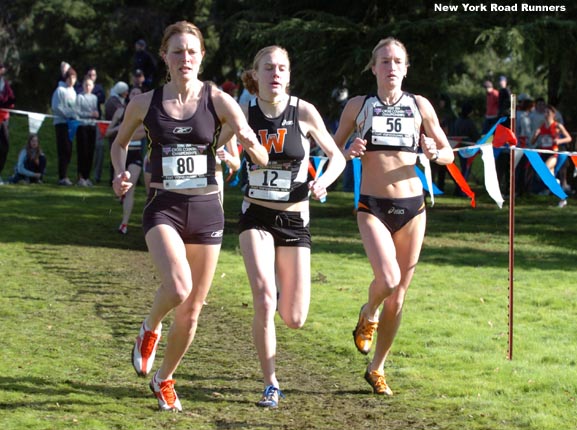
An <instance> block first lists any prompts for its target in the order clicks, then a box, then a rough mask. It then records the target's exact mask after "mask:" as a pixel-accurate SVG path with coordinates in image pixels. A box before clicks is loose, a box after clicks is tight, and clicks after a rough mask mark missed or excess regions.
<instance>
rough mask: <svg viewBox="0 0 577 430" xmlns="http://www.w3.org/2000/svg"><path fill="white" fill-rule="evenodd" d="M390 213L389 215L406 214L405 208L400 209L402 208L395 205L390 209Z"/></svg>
mask: <svg viewBox="0 0 577 430" xmlns="http://www.w3.org/2000/svg"><path fill="white" fill-rule="evenodd" d="M388 214H389V215H391V214H392V215H404V214H405V210H404V209H400V208H395V207H393V208H391V209H389V212H388Z"/></svg>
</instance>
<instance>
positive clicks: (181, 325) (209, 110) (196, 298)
mask: <svg viewBox="0 0 577 430" xmlns="http://www.w3.org/2000/svg"><path fill="white" fill-rule="evenodd" d="M204 53H205V50H204V41H203V37H202V34H201V32H200V30H199V29H198V28H197V27H196V26H194V25H193V24H191V23H188V22H186V21H180V22H177V23H175V24H172V25H170V26H168V27H167V28H166V30H165V32H164V37H163V39H162V43H161V46H160V55H161V57H162V59H163V60H164V62H165V63H166V66H167V69H168V72H169V75H170V80H169V82H168V83H167V84H165V85H164V86H162V87H160V88H158V89H156V90H155V91H150V92H147V93H144V94H141V95H138V96H136V97H135V98H134V99H133V100H132V101H131V102H130V104H129V105H128V106H127V107H126V112H125V115H124V121H123V122H122V124H121V126H120V130H119V131H118V135H117V137H116V139H115V140H114V143H113V145H112V148H111V158H112V163H113V165H114V171H115V176H114V181H113V188H114V191H115V193H116V194H117V195H118V196H122V195H123V194H125V193H126V192H127V191H128V189H129V188H130V187H131V186H132V183H131V182H130V175H129V172H127V171H126V170H125V164H126V155H127V147H128V145H129V142H130V139H131V136H132V134H133V132H134V131H135V130H136V129H137V127H138V126H139V125H140V124H144V127H145V129H146V134H147V137H148V160H149V163H150V172H151V182H150V191H149V195H148V200H147V202H146V206H145V209H144V213H143V223H142V224H143V228H144V233H145V238H146V244H147V246H148V250H149V252H150V255H151V257H152V261H153V262H154V264H155V266H156V268H157V270H158V272H159V274H160V278H161V285H160V288H159V289H158V291H157V292H156V295H155V297H154V303H153V305H152V308H151V309H150V312H149V314H148V316H147V317H146V318H145V319H144V321H143V323H142V326H141V328H140V332H139V334H138V337H137V338H136V343H135V345H134V348H133V350H132V362H133V363H132V364H133V366H134V368H135V370H136V372H137V373H138V375H140V376H146V375H147V374H149V372H150V371H151V370H152V366H153V363H154V358H155V355H156V348H157V347H158V342H159V340H160V335H161V329H162V320H163V319H164V317H165V316H166V315H167V314H168V313H169V312H170V311H172V310H174V321H173V323H172V325H171V327H170V330H169V331H168V340H167V343H166V350H165V351H164V357H163V360H162V363H161V365H160V367H159V368H158V370H157V371H156V373H154V375H153V377H152V380H151V381H150V388H151V389H152V391H153V392H154V394H155V396H156V398H157V400H158V405H159V408H160V409H162V410H171V411H180V410H181V409H182V407H181V403H180V401H179V399H178V396H177V394H176V391H175V390H174V380H173V374H174V372H175V371H176V369H177V367H178V365H179V363H180V361H181V360H182V358H183V357H184V354H185V353H186V351H187V350H188V347H189V346H190V344H191V343H192V341H193V339H194V335H195V332H196V328H197V322H198V318H199V315H200V312H201V309H202V306H203V303H204V299H205V298H206V295H207V294H208V290H209V288H210V285H211V283H212V278H213V276H214V271H215V269H216V263H217V260H218V255H219V252H220V245H221V242H222V233H223V227H224V214H223V211H222V206H221V204H220V200H219V197H218V185H217V182H216V179H215V164H216V149H217V142H218V141H219V134H220V130H221V128H222V126H223V125H224V124H227V125H228V127H230V128H231V129H232V131H233V132H234V133H235V134H236V136H237V138H238V141H239V142H240V143H241V145H242V146H243V148H244V150H245V151H246V152H247V154H250V156H251V157H252V159H254V160H256V162H257V163H258V164H259V165H266V163H267V161H268V155H267V153H266V150H265V149H264V148H263V147H262V146H261V145H260V143H259V142H258V140H257V139H256V136H255V134H254V132H253V131H252V130H251V129H250V127H249V126H248V124H247V122H246V118H245V117H244V115H243V113H242V110H241V109H240V107H239V106H238V104H237V103H236V101H235V100H234V99H233V98H232V97H230V96H229V95H228V94H226V93H225V92H223V91H220V90H218V89H216V88H213V87H212V86H211V85H210V84H208V83H203V82H202V81H200V80H199V79H198V71H199V67H200V64H201V62H202V59H203V57H204Z"/></svg>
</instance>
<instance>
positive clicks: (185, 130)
mask: <svg viewBox="0 0 577 430" xmlns="http://www.w3.org/2000/svg"><path fill="white" fill-rule="evenodd" d="M191 132H192V127H174V130H172V133H173V134H189V133H191Z"/></svg>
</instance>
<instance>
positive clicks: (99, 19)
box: [0, 0, 577, 131]
mask: <svg viewBox="0 0 577 430" xmlns="http://www.w3.org/2000/svg"><path fill="white" fill-rule="evenodd" d="M561 3H563V2H561ZM565 3H566V4H564V5H563V4H561V7H560V8H559V9H564V10H561V11H557V12H543V11H534V12H521V3H519V4H517V2H499V4H500V5H504V6H507V5H509V6H512V5H517V7H518V12H514V11H510V12H491V11H487V12H465V11H463V9H462V6H461V3H455V4H457V5H459V10H458V11H456V12H442V11H436V10H435V4H439V3H438V2H437V3H435V2H434V1H430V0H419V1H413V2H394V1H391V0H385V1H376V0H359V1H355V2H333V1H328V0H306V1H304V0H295V1H291V2H286V1H278V0H226V1H225V0H196V1H194V0H193V1H190V0H186V1H185V0H174V1H173V0H170V1H168V0H154V1H153V0H141V1H138V2H136V1H127V0H125V1H115V0H19V1H16V0H3V1H2V7H1V8H0V61H4V62H5V63H6V64H7V66H8V77H9V79H10V80H11V81H12V82H13V87H14V89H15V92H16V96H17V107H18V108H20V109H32V110H35V111H40V112H48V106H49V101H50V96H51V94H52V92H53V90H54V88H55V85H56V79H57V76H58V73H59V70H58V68H59V64H60V62H61V61H63V60H64V61H67V62H69V63H70V64H72V65H73V67H75V68H76V69H77V71H78V72H79V74H80V76H82V74H83V71H84V70H85V68H86V67H88V66H89V65H94V66H96V67H97V70H98V72H99V80H100V82H101V83H103V84H104V86H105V88H106V89H109V88H110V87H111V85H112V84H113V83H114V82H115V81H117V80H125V81H127V82H129V78H130V71H131V62H132V55H133V53H134V42H135V41H136V40H138V39H140V38H143V39H145V40H146V41H147V43H148V47H149V51H150V52H152V53H154V54H156V53H157V52H158V48H159V44H160V40H161V37H162V31H163V29H164V28H165V27H166V25H168V24H170V23H172V22H175V21H177V20H181V19H187V20H190V21H192V22H194V23H195V24H197V25H198V26H199V27H200V28H201V30H202V31H203V33H204V36H205V38H206V47H207V55H206V58H205V61H204V67H203V74H202V78H203V79H211V80H214V81H216V82H217V83H220V82H222V81H223V80H224V79H225V78H230V79H231V80H237V81H238V76H239V74H240V72H241V71H242V70H243V69H245V68H247V67H250V62H251V59H252V58H253V56H254V54H255V53H256V52H257V50H258V49H260V48H261V47H263V46H266V45H269V44H273V43H275V44H280V45H283V46H284V47H286V48H287V49H288V51H289V53H290V55H291V58H292V63H293V64H292V69H293V70H292V83H291V85H292V91H293V92H294V93H295V94H297V95H299V96H301V97H303V98H305V99H307V100H309V101H311V102H313V103H315V104H316V105H317V106H318V108H319V110H320V111H321V113H323V114H324V115H325V117H327V118H334V117H335V116H336V115H337V111H338V106H336V105H335V102H333V101H332V100H331V92H332V90H333V89H334V88H336V87H338V86H339V85H341V84H342V83H343V82H346V84H347V86H348V88H349V93H350V94H358V93H364V92H366V91H368V90H370V89H371V88H372V86H373V85H374V79H373V78H372V76H371V75H370V72H362V70H363V69H364V66H365V65H366V63H367V61H368V59H369V57H370V52H371V49H372V48H373V47H374V46H375V44H376V43H377V41H378V40H379V39H381V38H384V37H387V36H395V37H397V38H399V39H400V40H402V41H403V42H404V43H405V44H406V46H407V48H408V50H409V54H410V56H411V68H410V70H409V75H408V77H407V80H406V82H405V88H406V89H407V90H409V91H411V92H415V93H420V94H423V95H425V96H427V97H428V98H430V99H431V100H432V101H433V102H435V100H437V99H438V97H439V95H440V94H441V93H447V94H449V95H450V96H451V97H452V99H453V102H454V104H455V108H456V109H457V108H458V106H459V105H460V103H461V102H462V101H463V100H465V99H470V100H471V101H472V102H473V104H474V106H475V113H474V115H473V116H477V117H479V116H482V114H483V112H484V99H485V96H484V91H483V88H482V87H481V83H482V81H483V80H484V79H487V78H488V79H492V80H493V81H494V82H495V84H496V80H497V77H498V76H499V75H500V74H505V75H507V76H508V77H509V86H510V88H511V89H512V91H513V92H514V93H517V94H519V93H529V94H530V95H531V96H533V97H539V96H543V97H544V98H545V99H546V100H548V101H549V102H550V103H552V104H554V105H556V106H557V107H558V108H559V109H560V110H561V112H562V113H563V115H564V118H565V123H566V125H567V128H568V130H569V131H571V130H573V129H575V128H577V123H576V122H577V105H575V104H574V103H572V100H575V98H577V79H576V78H577V77H576V76H575V73H577V19H576V18H577V7H576V6H575V4H574V3H573V2H565ZM447 4H448V3H447ZM523 4H526V5H529V6H531V7H534V6H533V5H535V6H537V5H539V7H542V6H541V2H531V1H529V2H524V3H523ZM161 63H162V62H161V61H159V71H158V73H157V76H156V83H157V84H158V83H161V82H162V80H163V77H164V75H165V72H164V70H163V67H162V64H161Z"/></svg>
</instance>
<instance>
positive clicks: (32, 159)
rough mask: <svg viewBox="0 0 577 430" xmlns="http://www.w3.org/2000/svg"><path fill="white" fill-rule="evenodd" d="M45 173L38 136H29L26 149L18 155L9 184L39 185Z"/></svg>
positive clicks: (44, 157)
mask: <svg viewBox="0 0 577 430" xmlns="http://www.w3.org/2000/svg"><path fill="white" fill-rule="evenodd" d="M45 171H46V156H45V155H44V153H43V152H42V149H41V148H40V143H39V142H38V136H37V135H36V134H31V135H30V136H29V137H28V143H26V147H25V148H22V150H21V151H20V153H19V154H18V161H17V163H16V166H15V167H14V176H12V177H11V178H10V183H12V184H17V183H20V182H25V183H35V184H41V183H42V179H43V178H44V173H45Z"/></svg>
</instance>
